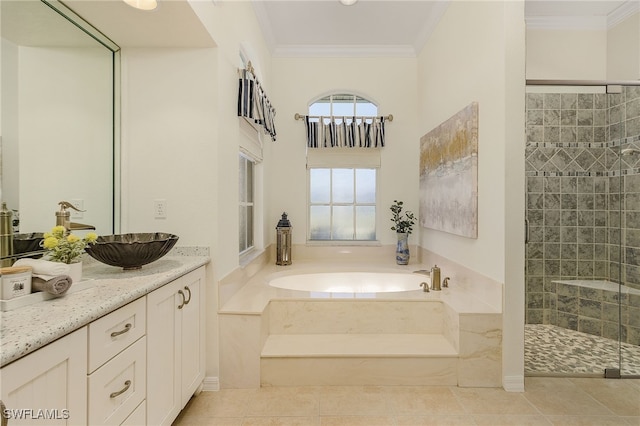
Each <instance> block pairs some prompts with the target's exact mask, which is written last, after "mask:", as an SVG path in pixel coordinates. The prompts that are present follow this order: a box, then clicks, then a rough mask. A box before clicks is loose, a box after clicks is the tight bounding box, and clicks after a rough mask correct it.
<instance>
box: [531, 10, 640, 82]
mask: <svg viewBox="0 0 640 426" xmlns="http://www.w3.org/2000/svg"><path fill="white" fill-rule="evenodd" d="M526 33H527V79H534V80H535V79H542V80H545V79H546V80H638V79H640V13H635V14H634V15H632V16H630V17H628V18H626V19H625V20H623V21H622V22H620V23H618V24H617V25H615V26H614V27H612V28H609V29H601V30H595V29H570V30H557V29H540V28H538V29H527V32H526Z"/></svg>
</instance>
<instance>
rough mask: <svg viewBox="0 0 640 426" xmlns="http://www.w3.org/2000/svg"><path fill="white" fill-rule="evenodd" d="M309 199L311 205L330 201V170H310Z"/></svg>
mask: <svg viewBox="0 0 640 426" xmlns="http://www.w3.org/2000/svg"><path fill="white" fill-rule="evenodd" d="M309 192H310V194H309V199H310V200H311V203H329V201H331V169H311V170H310V190H309Z"/></svg>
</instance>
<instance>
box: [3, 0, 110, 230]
mask: <svg viewBox="0 0 640 426" xmlns="http://www.w3.org/2000/svg"><path fill="white" fill-rule="evenodd" d="M0 18H1V26H0V30H1V37H2V40H1V42H2V45H1V60H2V62H1V73H2V74H1V79H2V80H1V82H2V86H1V88H2V91H1V98H2V99H1V114H0V135H1V145H0V155H1V159H2V162H1V171H2V181H1V189H2V192H1V196H2V201H4V202H6V203H7V207H8V208H9V209H10V210H15V212H14V224H15V223H16V220H15V219H16V218H18V219H19V223H17V224H16V225H17V226H15V227H14V233H21V234H23V233H32V232H48V231H49V230H50V229H51V228H52V227H53V226H55V224H56V218H55V212H56V210H58V209H59V208H60V206H58V202H60V201H63V200H64V201H69V202H71V203H72V204H74V205H76V206H77V207H79V208H80V209H81V210H85V212H72V215H71V221H72V222H76V223H82V224H88V225H92V226H94V227H95V232H96V233H98V234H99V235H105V234H113V233H116V232H117V228H118V223H117V221H118V215H117V211H118V208H119V206H118V205H117V187H118V181H117V176H118V174H119V170H118V162H117V161H116V158H117V155H116V154H117V148H118V135H119V130H118V116H119V112H118V104H119V102H118V99H117V96H116V95H117V93H118V92H119V88H118V81H119V80H118V78H119V75H118V70H119V47H118V46H117V45H115V44H114V43H113V42H111V41H110V40H109V39H108V38H106V37H105V36H104V35H102V34H100V33H99V32H98V31H97V30H96V29H95V28H93V27H91V26H90V25H89V24H88V23H86V22H85V21H83V20H82V19H81V18H80V17H79V16H78V15H76V14H75V13H73V11H71V10H70V9H68V8H67V7H66V6H64V5H63V4H62V3H60V2H58V1H54V0H42V1H34V0H16V1H12V0H2V1H1V2H0ZM16 213H17V214H16Z"/></svg>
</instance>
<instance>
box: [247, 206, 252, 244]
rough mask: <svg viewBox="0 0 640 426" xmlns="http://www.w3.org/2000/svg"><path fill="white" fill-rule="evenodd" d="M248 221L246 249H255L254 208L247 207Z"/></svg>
mask: <svg viewBox="0 0 640 426" xmlns="http://www.w3.org/2000/svg"><path fill="white" fill-rule="evenodd" d="M246 217H247V219H246V222H245V224H246V225H245V226H246V228H247V243H246V246H247V247H246V248H249V247H253V206H247V215H246Z"/></svg>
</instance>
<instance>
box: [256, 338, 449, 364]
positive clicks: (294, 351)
mask: <svg viewBox="0 0 640 426" xmlns="http://www.w3.org/2000/svg"><path fill="white" fill-rule="evenodd" d="M283 356H285V357H336V356H337V357H354V356H357V357H379V356H388V357H405V356H415V357H433V356H445V357H446V356H451V357H457V356H458V354H457V352H456V350H455V348H454V347H453V346H452V345H451V343H449V342H448V341H447V339H446V338H445V337H444V336H443V335H441V334H272V335H270V336H269V338H268V339H267V341H266V343H265V344H264V347H263V348H262V357H263V358H278V357H283Z"/></svg>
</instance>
